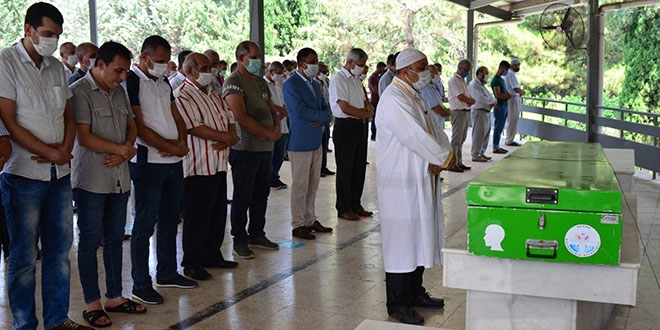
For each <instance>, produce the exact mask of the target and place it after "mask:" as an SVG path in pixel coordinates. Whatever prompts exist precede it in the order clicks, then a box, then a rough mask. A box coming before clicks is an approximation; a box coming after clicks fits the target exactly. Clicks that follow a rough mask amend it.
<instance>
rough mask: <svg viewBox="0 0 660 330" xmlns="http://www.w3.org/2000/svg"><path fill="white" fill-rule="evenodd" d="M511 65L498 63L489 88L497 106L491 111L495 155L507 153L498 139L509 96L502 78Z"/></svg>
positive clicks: (506, 112) (506, 111)
mask: <svg viewBox="0 0 660 330" xmlns="http://www.w3.org/2000/svg"><path fill="white" fill-rule="evenodd" d="M510 67H511V65H510V64H509V62H507V61H502V62H500V66H499V68H498V69H497V73H495V75H494V76H493V80H492V81H491V82H490V87H491V88H492V89H493V94H495V98H496V99H497V105H495V108H494V109H493V115H494V116H495V124H494V125H493V126H494V128H493V153H496V154H506V153H507V152H509V151H508V150H506V149H504V148H500V138H501V137H502V131H503V130H504V123H505V122H506V117H507V114H508V106H509V99H510V98H511V94H509V93H508V92H507V91H506V83H505V82H504V79H503V78H504V77H505V76H506V75H507V73H508V72H509V68H510Z"/></svg>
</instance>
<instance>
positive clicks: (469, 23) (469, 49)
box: [467, 9, 477, 82]
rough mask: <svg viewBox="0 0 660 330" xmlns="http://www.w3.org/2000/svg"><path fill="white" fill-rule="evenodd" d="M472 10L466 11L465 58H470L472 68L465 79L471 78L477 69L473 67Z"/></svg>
mask: <svg viewBox="0 0 660 330" xmlns="http://www.w3.org/2000/svg"><path fill="white" fill-rule="evenodd" d="M474 54H475V53H474V10H473V9H468V11H467V59H468V60H470V62H472V64H473V68H472V69H473V70H472V71H471V72H470V75H468V76H467V81H468V82H470V80H472V75H473V74H474V72H475V71H476V70H477V68H475V67H474V64H475V58H474Z"/></svg>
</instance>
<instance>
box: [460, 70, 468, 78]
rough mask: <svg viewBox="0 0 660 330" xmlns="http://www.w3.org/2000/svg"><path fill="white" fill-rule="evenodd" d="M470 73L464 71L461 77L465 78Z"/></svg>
mask: <svg viewBox="0 0 660 330" xmlns="http://www.w3.org/2000/svg"><path fill="white" fill-rule="evenodd" d="M469 74H470V71H463V73H461V77H463V78H465V77H467V76H468V75H469Z"/></svg>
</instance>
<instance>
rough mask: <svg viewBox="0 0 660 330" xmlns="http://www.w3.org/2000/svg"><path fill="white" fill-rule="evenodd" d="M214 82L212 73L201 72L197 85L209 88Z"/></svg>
mask: <svg viewBox="0 0 660 330" xmlns="http://www.w3.org/2000/svg"><path fill="white" fill-rule="evenodd" d="M212 81H213V73H210V72H199V77H197V83H198V84H200V85H202V86H208V85H209V84H210V83H211V82H212Z"/></svg>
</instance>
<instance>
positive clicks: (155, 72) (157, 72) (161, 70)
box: [149, 63, 167, 78]
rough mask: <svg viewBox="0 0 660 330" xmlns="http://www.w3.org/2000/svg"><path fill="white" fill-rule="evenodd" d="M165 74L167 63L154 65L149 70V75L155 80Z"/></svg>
mask: <svg viewBox="0 0 660 330" xmlns="http://www.w3.org/2000/svg"><path fill="white" fill-rule="evenodd" d="M165 72H167V63H154V68H153V69H149V74H150V75H152V76H154V77H156V78H160V77H162V76H164V75H165Z"/></svg>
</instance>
